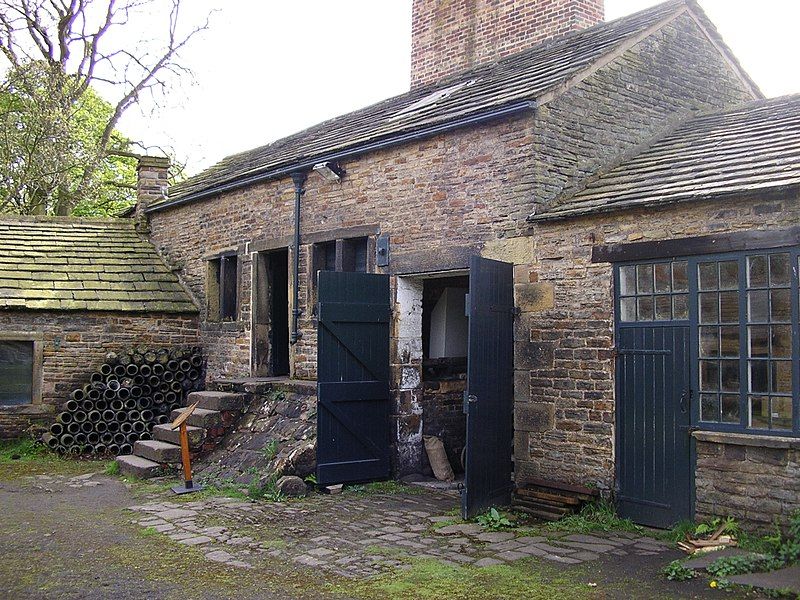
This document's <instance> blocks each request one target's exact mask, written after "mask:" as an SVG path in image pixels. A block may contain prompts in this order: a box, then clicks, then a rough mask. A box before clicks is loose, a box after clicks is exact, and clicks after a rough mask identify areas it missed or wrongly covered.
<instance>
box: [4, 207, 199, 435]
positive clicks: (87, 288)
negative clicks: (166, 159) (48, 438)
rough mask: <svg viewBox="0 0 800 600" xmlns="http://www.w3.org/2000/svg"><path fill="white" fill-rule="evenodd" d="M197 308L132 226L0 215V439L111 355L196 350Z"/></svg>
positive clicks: (50, 406)
mask: <svg viewBox="0 0 800 600" xmlns="http://www.w3.org/2000/svg"><path fill="white" fill-rule="evenodd" d="M197 315H198V308H197V306H196V304H195V302H194V300H193V299H192V297H191V295H190V294H189V293H188V291H187V290H186V288H184V287H183V285H182V284H181V283H180V281H179V279H178V277H177V276H176V275H175V273H174V272H173V271H172V270H171V269H170V268H168V267H167V265H166V264H165V262H164V260H163V259H162V258H161V257H160V256H159V254H158V252H157V251H156V249H155V247H154V246H153V244H152V243H150V242H149V241H148V240H147V239H146V238H145V237H143V236H142V235H140V234H139V233H138V232H137V230H136V227H135V223H134V221H133V220H131V219H102V220H90V219H74V218H68V217H10V216H3V217H0V439H2V438H4V437H9V436H12V435H15V434H17V433H18V432H19V431H20V429H21V428H24V427H26V426H27V424H29V423H31V422H32V421H39V420H43V419H44V420H46V419H52V414H53V412H54V411H55V410H56V408H57V407H58V406H60V405H61V404H62V403H63V402H65V401H66V399H67V398H68V395H69V392H70V391H71V390H72V388H74V387H79V386H80V385H83V382H84V381H83V380H84V379H85V378H86V376H87V372H90V371H91V370H93V369H95V368H97V366H98V365H99V364H101V363H102V362H103V360H104V358H105V356H106V354H107V353H108V352H119V351H120V350H127V349H129V348H133V347H137V346H140V345H145V346H148V345H150V346H159V347H160V346H175V345H194V344H196V343H197V341H198V324H197Z"/></svg>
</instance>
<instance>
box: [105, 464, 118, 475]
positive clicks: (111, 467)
mask: <svg viewBox="0 0 800 600" xmlns="http://www.w3.org/2000/svg"><path fill="white" fill-rule="evenodd" d="M103 473H105V474H106V475H119V463H118V462H117V461H115V460H112V461H111V462H110V463H108V465H107V466H106V469H105V471H103Z"/></svg>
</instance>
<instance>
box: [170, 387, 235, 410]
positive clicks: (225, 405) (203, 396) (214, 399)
mask: <svg viewBox="0 0 800 600" xmlns="http://www.w3.org/2000/svg"><path fill="white" fill-rule="evenodd" d="M195 402H198V403H199V404H198V405H197V407H198V408H205V409H207V410H242V409H243V408H244V404H245V396H244V394H233V393H231V392H208V391H206V392H192V393H190V394H189V395H188V396H187V397H186V399H185V400H184V401H183V404H184V406H189V405H190V404H194V403H195Z"/></svg>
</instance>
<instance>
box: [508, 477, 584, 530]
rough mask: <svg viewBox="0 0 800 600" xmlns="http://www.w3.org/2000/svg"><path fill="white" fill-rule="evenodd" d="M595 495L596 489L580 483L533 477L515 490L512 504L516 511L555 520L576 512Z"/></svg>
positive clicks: (546, 519)
mask: <svg viewBox="0 0 800 600" xmlns="http://www.w3.org/2000/svg"><path fill="white" fill-rule="evenodd" d="M597 497H598V493H597V490H592V489H590V488H587V487H584V486H581V485H575V484H570V483H564V482H561V481H549V480H545V479H535V480H532V481H528V482H527V483H526V484H525V486H523V487H520V488H517V489H516V490H515V492H514V497H513V500H512V504H513V506H514V508H515V509H517V510H518V511H520V512H524V513H526V514H529V515H531V516H533V517H536V518H538V519H543V520H545V521H556V520H558V519H560V518H562V517H564V516H566V515H569V514H574V513H576V512H578V511H579V510H580V509H581V507H582V506H583V505H584V504H585V503H586V502H590V501H592V500H595V499H596V498H597Z"/></svg>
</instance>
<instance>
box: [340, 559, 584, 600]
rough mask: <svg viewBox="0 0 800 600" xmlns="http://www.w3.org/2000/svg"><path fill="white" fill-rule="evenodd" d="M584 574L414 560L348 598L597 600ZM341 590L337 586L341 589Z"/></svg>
mask: <svg viewBox="0 0 800 600" xmlns="http://www.w3.org/2000/svg"><path fill="white" fill-rule="evenodd" d="M584 577H585V576H584V575H583V573H582V572H580V571H579V570H572V571H571V572H570V574H569V575H567V574H565V573H564V572H563V570H562V571H560V572H559V571H556V570H555V569H552V568H551V567H545V566H544V565H541V564H538V563H537V564H535V565H533V564H531V562H530V561H518V562H516V563H514V564H512V565H495V566H491V567H482V568H479V567H471V566H450V565H446V564H444V563H442V562H439V561H436V560H411V561H410V562H409V568H408V569H405V570H399V571H396V572H392V573H387V574H385V575H380V576H378V577H375V578H373V579H371V580H367V581H359V582H353V583H352V584H349V585H348V587H347V589H344V588H342V589H340V590H338V591H341V592H346V593H347V594H348V595H350V596H355V597H357V598H370V599H371V598H392V599H397V600H416V599H429V598H448V600H480V599H489V598H493V599H495V598H503V599H508V600H517V599H519V600H522V599H525V600H551V599H552V598H559V599H571V598H594V597H597V594H596V592H595V591H594V590H593V589H592V588H590V587H589V586H588V585H587V583H583V582H581V581H580V580H581V579H583V578H584ZM337 587H338V586H337Z"/></svg>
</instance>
